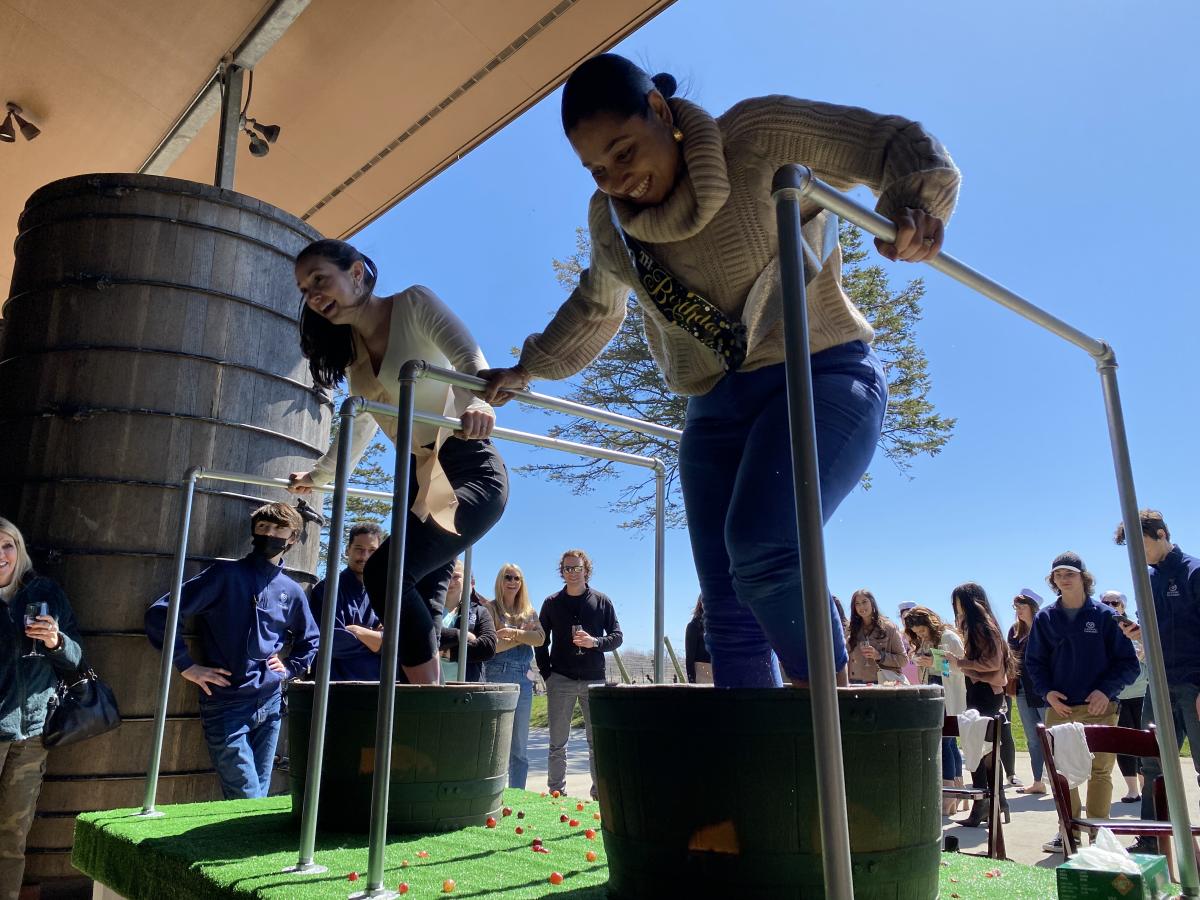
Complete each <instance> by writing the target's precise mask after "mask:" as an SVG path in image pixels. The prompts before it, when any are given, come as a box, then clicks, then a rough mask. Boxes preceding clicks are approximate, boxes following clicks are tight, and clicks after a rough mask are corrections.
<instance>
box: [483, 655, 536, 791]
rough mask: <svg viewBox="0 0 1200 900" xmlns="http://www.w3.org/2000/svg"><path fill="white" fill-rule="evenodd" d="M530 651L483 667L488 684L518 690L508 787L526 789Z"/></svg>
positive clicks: (484, 677)
mask: <svg viewBox="0 0 1200 900" xmlns="http://www.w3.org/2000/svg"><path fill="white" fill-rule="evenodd" d="M531 662H533V648H532V647H514V648H513V649H511V650H505V651H504V652H503V653H500V654H497V655H496V656H495V657H494V658H492V659H489V660H488V661H487V662H485V663H484V664H483V680H484V681H487V682H490V683H491V684H516V685H519V686H520V688H521V696H520V697H518V698H517V710H516V712H515V713H514V714H513V730H512V743H511V744H510V745H509V751H508V786H509V787H510V788H520V789H521V790H524V789H525V782H526V780H528V778H529V712H530V710H531V709H532V707H533V680H532V679H531V678H530V677H529V672H530V669H529V664H530V663H531Z"/></svg>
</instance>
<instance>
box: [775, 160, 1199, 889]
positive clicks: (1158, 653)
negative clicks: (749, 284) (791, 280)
mask: <svg viewBox="0 0 1200 900" xmlns="http://www.w3.org/2000/svg"><path fill="white" fill-rule="evenodd" d="M784 172H787V180H788V183H789V185H791V186H793V187H794V188H795V190H796V191H797V192H798V193H799V195H800V196H803V197H807V198H808V199H809V200H812V201H813V202H815V203H817V204H818V205H820V206H822V207H824V208H825V209H828V210H829V211H830V212H833V213H836V214H837V215H838V216H840V217H841V218H843V219H846V220H847V221H850V222H853V223H854V224H855V225H857V226H859V227H860V228H862V229H864V230H865V231H868V232H870V233H871V234H873V235H875V237H878V238H881V239H883V240H885V241H893V240H895V237H896V229H895V226H894V225H893V224H892V223H891V222H890V221H888V220H887V219H885V218H884V217H883V216H881V215H879V214H878V213H875V212H873V211H871V210H869V209H867V208H865V207H863V206H860V205H859V204H857V203H855V202H854V201H853V200H850V199H849V198H848V197H846V196H845V195H843V194H840V193H838V192H837V191H835V190H834V189H833V188H831V187H830V186H829V185H827V184H825V183H823V182H822V181H820V180H819V179H817V178H814V177H813V175H812V172H811V171H810V170H809V169H807V168H805V167H803V166H785V167H784V168H783V169H781V170H780V172H779V174H777V175H776V183H778V182H779V179H780V177H781V176H782V175H783V173H784ZM780 239H781V241H782V231H781V233H780ZM926 265H929V266H931V267H932V268H934V269H937V270H938V271H939V272H943V273H945V274H946V275H949V276H950V277H951V278H953V279H955V280H956V281H960V282H962V283H963V284H965V285H966V286H967V287H969V288H971V289H973V290H975V291H978V292H979V293H981V294H983V295H984V296H985V297H987V298H988V299H990V300H994V301H996V302H997V303H999V304H1000V305H1001V306H1003V307H1005V308H1006V309H1010V310H1012V311H1013V312H1015V313H1017V314H1018V315H1020V316H1023V317H1024V318H1026V319H1028V320H1029V321H1031V322H1033V323H1034V324H1035V325H1040V326H1041V327H1042V328H1045V329H1046V330H1047V331H1050V332H1052V333H1053V334H1056V335H1058V336H1059V337H1061V338H1062V339H1063V340H1066V341H1069V342H1070V343H1072V344H1074V345H1075V346H1076V347H1079V348H1080V349H1082V350H1084V351H1086V352H1087V353H1088V354H1089V355H1090V356H1091V357H1092V358H1093V359H1094V360H1095V362H1096V368H1097V371H1098V372H1099V374H1100V386H1101V389H1102V391H1103V393H1104V409H1105V414H1106V416H1107V419H1108V436H1109V442H1110V444H1111V445H1112V455H1113V466H1114V468H1115V470H1116V478H1117V494H1118V496H1119V499H1120V504H1121V521H1122V522H1123V523H1124V525H1125V534H1126V536H1127V540H1126V541H1125V544H1126V548H1127V549H1128V551H1129V568H1130V573H1131V574H1132V575H1133V588H1134V596H1135V597H1136V599H1137V607H1138V614H1139V616H1140V617H1141V624H1142V646H1143V649H1144V650H1145V656H1146V664H1147V665H1146V667H1147V669H1148V672H1149V682H1150V699H1151V703H1152V704H1153V706H1154V709H1155V719H1156V722H1155V725H1156V727H1157V729H1158V747H1159V753H1160V754H1161V757H1160V758H1161V760H1162V770H1163V780H1164V782H1165V783H1166V789H1167V805H1168V807H1169V811H1170V815H1171V830H1172V833H1173V835H1174V838H1175V846H1176V847H1177V848H1178V852H1177V854H1176V856H1177V857H1178V859H1179V881H1180V885H1181V886H1182V888H1183V895H1184V896H1185V897H1200V873H1198V872H1197V866H1196V856H1195V854H1194V853H1193V852H1192V837H1191V821H1190V817H1189V814H1188V805H1187V794H1186V792H1185V790H1184V784H1183V770H1182V768H1181V767H1180V762H1179V744H1178V739H1177V736H1176V732H1175V722H1174V717H1173V716H1171V715H1170V714H1168V713H1166V712H1165V711H1166V710H1169V709H1170V708H1171V706H1170V686H1169V685H1168V683H1167V675H1166V669H1165V667H1164V665H1163V655H1162V637H1161V635H1160V634H1159V631H1158V611H1157V609H1156V608H1155V606H1154V597H1153V595H1152V594H1151V591H1150V577H1149V573H1148V572H1147V569H1146V552H1145V548H1144V547H1143V546H1142V541H1141V533H1142V525H1141V517H1140V516H1139V515H1138V504H1137V495H1136V492H1135V491H1134V485H1133V465H1132V463H1131V462H1130V458H1129V439H1128V436H1127V434H1126V431H1125V416H1124V412H1123V411H1122V409H1121V395H1120V392H1119V390H1118V388H1117V359H1116V355H1115V354H1114V353H1113V350H1112V348H1111V347H1110V346H1109V345H1108V344H1106V343H1105V342H1104V341H1100V340H1097V339H1096V338H1094V337H1091V336H1090V335H1088V334H1085V333H1084V332H1082V331H1080V330H1079V329H1077V328H1075V327H1074V326H1072V325H1069V324H1067V323H1066V322H1064V321H1063V320H1062V319H1059V318H1057V317H1055V316H1053V315H1051V314H1050V313H1048V312H1046V311H1045V310H1044V309H1041V308H1040V307H1038V306H1035V305H1034V304H1032V303H1030V302H1029V301H1028V300H1026V299H1025V298H1024V297H1021V296H1020V295H1019V294H1016V293H1014V292H1012V291H1010V290H1009V289H1008V288H1006V287H1004V286H1003V285H1001V284H999V283H997V282H995V281H992V280H991V279H990V278H987V277H986V276H984V275H982V274H980V273H979V272H976V271H975V270H974V269H972V268H971V267H970V266H967V265H964V264H963V263H961V262H959V261H958V260H956V259H954V258H953V257H952V256H949V255H947V254H945V253H940V254H938V255H937V256H935V257H934V258H933V259H931V260H926Z"/></svg>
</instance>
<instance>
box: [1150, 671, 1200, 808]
mask: <svg viewBox="0 0 1200 900" xmlns="http://www.w3.org/2000/svg"><path fill="white" fill-rule="evenodd" d="M1198 693H1200V687H1197V686H1196V685H1194V684H1173V685H1171V716H1172V717H1173V718H1174V720H1175V739H1176V740H1177V741H1178V742H1179V746H1180V747H1182V746H1183V739H1184V738H1185V737H1186V738H1187V739H1188V740H1189V741H1191V744H1192V765H1193V766H1194V767H1195V769H1196V781H1197V783H1200V716H1197V715H1196V695H1197V694H1198ZM1155 721H1157V720H1156V719H1155V717H1154V704H1153V703H1152V702H1151V700H1150V692H1149V691H1146V699H1145V701H1144V702H1143V703H1142V727H1143V728H1149V727H1150V723H1151V722H1155ZM1180 765H1181V766H1183V765H1187V760H1186V759H1182V760H1180ZM1142 774H1143V775H1145V776H1146V790H1144V791H1142V818H1143V819H1153V818H1154V791H1153V789H1152V788H1151V785H1153V784H1154V779H1155V778H1157V777H1158V776H1159V775H1161V774H1162V762H1161V761H1160V760H1159V759H1158V758H1157V757H1153V756H1143V757H1142Z"/></svg>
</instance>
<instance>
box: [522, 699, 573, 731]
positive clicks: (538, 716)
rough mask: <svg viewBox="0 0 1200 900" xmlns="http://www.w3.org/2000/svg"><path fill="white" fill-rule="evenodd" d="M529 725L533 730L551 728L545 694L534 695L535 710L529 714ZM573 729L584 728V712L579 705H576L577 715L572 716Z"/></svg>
mask: <svg viewBox="0 0 1200 900" xmlns="http://www.w3.org/2000/svg"><path fill="white" fill-rule="evenodd" d="M529 725H530V727H531V728H548V727H550V721H549V719H548V718H547V717H546V695H545V694H534V695H533V710H532V711H531V712H530V714H529ZM571 727H572V728H582V727H583V710H582V709H580V707H579V704H578V703H576V704H575V713H574V715H572V716H571Z"/></svg>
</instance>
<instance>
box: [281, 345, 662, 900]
mask: <svg viewBox="0 0 1200 900" xmlns="http://www.w3.org/2000/svg"><path fill="white" fill-rule="evenodd" d="M420 378H433V379H435V380H437V381H441V382H444V383H446V384H449V385H452V386H455V387H463V388H467V389H469V390H481V389H483V388H484V387H485V386H486V382H484V381H483V380H482V379H479V378H475V377H472V376H468V375H462V374H460V373H458V372H454V371H452V370H449V369H442V368H439V367H437V366H432V365H430V364H428V363H426V362H424V361H422V360H410V361H408V362H407V363H405V364H404V366H403V367H402V368H401V370H400V396H399V402H398V403H397V405H396V406H395V407H391V406H387V405H384V404H381V403H374V402H369V401H366V400H363V399H362V398H360V397H351V398H349V399H348V400H347V401H346V402H345V403H343V404H342V408H341V411H340V416H341V432H340V433H341V434H343V435H348V434H350V433H351V431H352V427H353V421H354V416H355V415H357V414H359V413H361V412H369V413H371V414H372V415H385V416H394V417H396V419H397V423H396V448H397V452H396V470H395V479H394V482H393V484H394V488H395V492H396V493H395V498H394V499H393V501H392V527H391V537H392V541H391V544H392V551H391V552H390V553H389V555H388V595H387V611H386V616H385V620H384V624H383V647H382V648H381V650H380V656H381V660H380V673H379V703H378V707H377V711H376V730H375V772H374V775H373V782H372V787H371V823H370V842H369V846H368V860H367V885H366V888H365V890H363V891H361V892H357V893H355V894H352V895H351V897H353V898H375V900H378V898H391V897H395V896H397V894H395V893H394V892H393V891H390V890H388V889H387V888H385V887H384V886H383V871H384V850H385V848H386V844H387V807H388V792H389V788H390V783H391V768H392V766H391V754H392V727H393V712H394V703H395V694H396V671H397V656H398V653H399V646H400V627H399V626H400V581H401V576H402V575H403V572H404V544H405V538H406V533H407V526H408V506H409V504H408V483H409V476H410V470H411V455H410V454H409V453H408V452H407V449H408V448H409V447H410V446H411V445H412V428H413V422H414V421H419V422H422V423H426V424H431V425H438V426H441V427H445V428H451V429H458V428H459V427H460V423H459V422H458V421H457V420H455V419H449V418H446V417H444V416H435V415H430V414H426V413H421V412H417V411H416V409H415V406H414V397H415V391H416V383H417V380H418V379H420ZM515 397H516V399H517V400H519V401H521V402H523V403H527V404H529V405H532V406H539V407H542V408H544V409H553V410H558V411H560V412H568V413H571V414H573V415H577V416H582V417H585V418H589V419H593V420H595V421H600V422H605V423H608V424H611V425H617V426H621V427H625V428H630V429H632V430H636V431H641V432H644V433H647V434H652V435H655V436H657V437H663V438H667V439H669V440H678V439H679V437H680V433H679V432H678V431H676V430H674V429H671V428H664V427H662V426H658V425H651V424H649V423H646V422H641V421H639V420H636V419H631V418H629V417H627V416H621V415H617V414H615V413H608V412H604V411H602V410H594V409H590V408H589V407H585V406H581V405H580V404H577V403H571V402H570V401H566V400H560V399H558V398H556V397H548V396H544V395H540V394H534V393H532V392H529V391H521V392H517V393H516V395H515ZM492 436H493V437H494V438H501V439H504V440H512V441H517V442H520V443H524V444H531V445H534V446H538V447H547V448H551V449H557V450H565V451H568V452H571V453H578V454H581V455H584V456H591V457H595V458H598V459H608V460H612V461H614V462H624V463H629V464H631V465H636V466H644V467H647V468H651V469H653V470H654V475H655V509H656V514H655V539H654V648H655V650H654V670H655V678H656V680H658V681H660V682H661V681H662V679H663V637H664V631H665V599H664V571H665V570H664V556H663V554H664V550H665V545H666V537H665V510H666V469H665V467H664V466H663V464H662V462H661V461H660V460H658V459H654V458H651V457H643V456H636V455H634V454H632V453H622V452H620V451H616V450H606V449H603V448H600V447H592V446H588V445H586V444H577V443H574V442H572V441H563V440H558V439H555V438H549V437H542V436H540V435H532V434H526V433H523V432H519V431H512V430H510V429H507V428H495V429H494V430H493V431H492ZM348 444H349V442H348V441H341V442H339V448H338V467H337V473H336V476H335V481H334V498H335V500H334V508H335V511H336V509H337V505H338V501H337V498H338V497H339V495H340V494H341V493H342V492H343V491H344V490H345V486H346V483H347V480H348V478H349V474H350V473H349V469H350V461H349V452H348V450H347V449H346V447H347V445H348ZM335 525H336V523H335ZM330 552H331V554H332V549H331V551H330ZM464 568H465V567H464ZM331 571H332V570H331ZM469 577H470V576H469V574H468V573H467V572H466V571H464V582H463V599H462V600H460V601H459V608H460V612H459V615H460V618H465V617H466V616H467V609H468V607H467V606H466V603H469V599H468V598H469V596H470V593H469V592H470V581H469V580H468V579H469ZM329 605H330V606H331V605H332V603H331V602H330V604H329ZM324 618H328V612H327V611H326V614H325V617H324ZM324 625H325V623H324V622H323V623H322V635H324ZM465 643H466V642H465V641H460V654H461V653H462V648H463V645H465ZM318 659H324V660H328V654H320V655H319V656H318ZM462 659H463V657H462V656H461V655H460V660H462ZM460 666H461V662H460ZM460 671H461V668H460ZM317 677H318V685H317V690H318V700H319V698H320V696H321V692H322V691H324V692H326V693H327V692H328V680H329V671H328V663H327V662H324V663H323V665H322V666H321V668H320V671H319V672H318V676H317ZM324 712H325V709H324V707H323V706H322V705H320V704H319V703H318V704H314V707H313V721H312V732H311V735H310V742H309V748H310V749H309V774H308V781H307V782H306V784H305V797H304V809H303V812H302V815H301V843H300V857H299V861H298V863H297V865H296V866H294V867H291V869H290V871H293V872H310V871H314V870H315V869H316V866H315V864H314V862H313V852H314V849H315V843H316V821H317V807H318V804H319V802H320V775H321V757H322V755H323V753H324V732H325V720H324Z"/></svg>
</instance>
